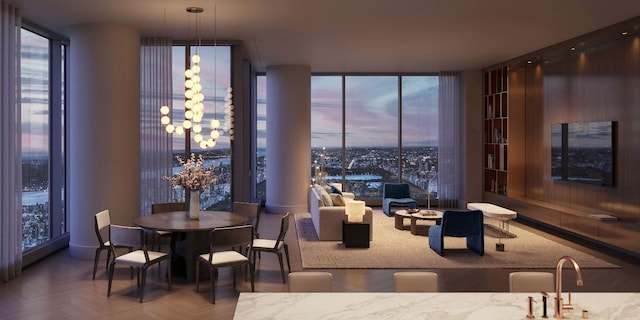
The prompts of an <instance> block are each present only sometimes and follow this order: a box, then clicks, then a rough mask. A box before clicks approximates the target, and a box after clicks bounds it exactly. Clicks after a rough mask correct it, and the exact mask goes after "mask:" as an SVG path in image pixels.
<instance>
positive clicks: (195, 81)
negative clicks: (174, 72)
mask: <svg viewBox="0 0 640 320" xmlns="http://www.w3.org/2000/svg"><path fill="white" fill-rule="evenodd" d="M191 80H192V81H193V83H200V76H199V75H197V74H194V75H193V77H191Z"/></svg>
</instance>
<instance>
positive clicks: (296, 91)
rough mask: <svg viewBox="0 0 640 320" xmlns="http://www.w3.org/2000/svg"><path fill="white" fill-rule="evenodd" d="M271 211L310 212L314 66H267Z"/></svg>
mask: <svg viewBox="0 0 640 320" xmlns="http://www.w3.org/2000/svg"><path fill="white" fill-rule="evenodd" d="M266 165H267V170H266V174H267V202H266V207H267V212H270V213H278V214H283V213H285V212H287V211H289V212H291V213H298V212H307V211H308V206H307V198H308V190H309V183H310V182H309V181H310V178H311V169H310V168H311V69H310V68H309V67H308V66H270V67H267V164H266Z"/></svg>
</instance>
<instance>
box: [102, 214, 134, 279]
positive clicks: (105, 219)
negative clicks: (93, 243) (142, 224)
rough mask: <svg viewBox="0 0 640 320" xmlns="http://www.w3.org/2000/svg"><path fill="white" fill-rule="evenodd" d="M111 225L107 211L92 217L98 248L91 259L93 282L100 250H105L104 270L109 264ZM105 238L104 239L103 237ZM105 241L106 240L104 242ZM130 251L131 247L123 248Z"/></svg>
mask: <svg viewBox="0 0 640 320" xmlns="http://www.w3.org/2000/svg"><path fill="white" fill-rule="evenodd" d="M110 225H111V214H110V213H109V210H103V211H100V212H98V213H96V215H95V217H94V227H95V231H96V237H97V238H98V248H96V255H95V258H94V259H93V278H92V279H93V280H95V279H96V270H97V269H98V260H100V253H102V250H107V262H106V264H105V269H107V271H108V269H109V262H110V261H111V250H109V248H110V247H111V241H109V238H110V237H109V226H110ZM103 236H105V237H103ZM105 239H106V240H105ZM125 248H126V249H129V251H131V247H125ZM131 276H132V277H133V272H132V273H131Z"/></svg>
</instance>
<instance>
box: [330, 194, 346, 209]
mask: <svg viewBox="0 0 640 320" xmlns="http://www.w3.org/2000/svg"><path fill="white" fill-rule="evenodd" d="M329 196H331V201H332V202H333V205H334V206H344V198H342V195H341V194H337V193H329Z"/></svg>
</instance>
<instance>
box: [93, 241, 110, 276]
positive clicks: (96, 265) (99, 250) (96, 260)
mask: <svg viewBox="0 0 640 320" xmlns="http://www.w3.org/2000/svg"><path fill="white" fill-rule="evenodd" d="M100 252H102V248H98V249H96V257H95V258H94V259H93V278H92V279H93V280H95V279H96V269H98V260H99V259H100ZM107 267H109V262H108V260H107Z"/></svg>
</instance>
